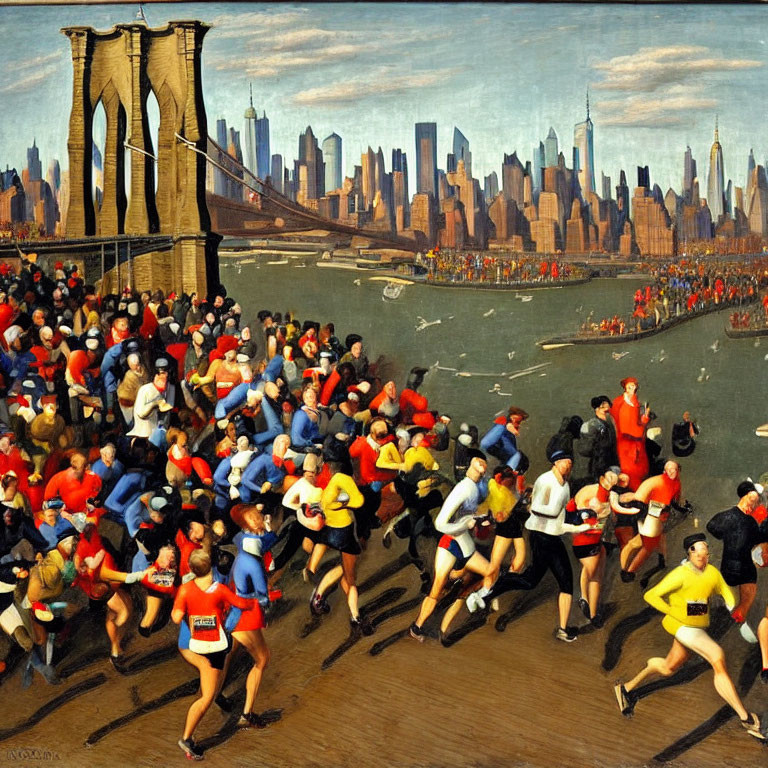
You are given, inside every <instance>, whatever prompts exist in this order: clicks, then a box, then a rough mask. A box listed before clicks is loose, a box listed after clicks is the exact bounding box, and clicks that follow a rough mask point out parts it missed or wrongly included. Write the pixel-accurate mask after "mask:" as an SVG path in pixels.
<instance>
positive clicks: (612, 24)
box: [0, 2, 768, 194]
mask: <svg viewBox="0 0 768 768" xmlns="http://www.w3.org/2000/svg"><path fill="white" fill-rule="evenodd" d="M137 10H138V5H137V4H125V5H91V6H83V5H65V6H61V5H57V6H40V7H30V6H21V7H12V6H10V7H9V6H4V7H0V35H1V38H0V39H2V40H3V44H2V45H1V46H0V72H2V73H3V77H2V78H1V79H0V103H1V104H2V107H3V108H2V110H1V111H0V167H3V168H4V167H5V166H6V165H10V166H15V167H16V168H17V169H18V170H19V172H21V169H22V168H23V167H24V166H25V165H26V148H27V147H28V146H31V144H32V140H33V138H34V139H35V140H36V142H37V146H38V147H39V148H40V155H41V161H42V163H43V168H44V170H45V168H46V167H47V165H48V163H49V162H50V160H51V159H52V158H53V157H56V158H58V159H59V161H60V163H61V167H62V170H66V168H67V166H68V160H67V151H66V140H67V129H68V120H69V112H70V108H71V89H72V74H71V68H72V62H71V56H70V46H69V41H68V40H67V38H66V37H65V36H64V35H62V34H61V32H60V29H61V27H63V26H68V25H89V26H92V27H94V28H96V29H100V30H106V29H108V28H109V27H111V26H112V25H113V24H115V23H127V22H131V21H133V20H134V18H135V15H136V11H137ZM145 12H146V15H147V18H148V21H149V24H150V26H152V27H161V26H164V25H165V24H166V22H167V21H169V20H173V19H190V18H194V19H199V20H201V21H204V22H206V23H208V24H211V25H212V29H211V30H210V31H209V32H208V34H207V35H206V38H205V42H204V45H203V92H204V98H205V104H206V112H207V116H208V125H209V133H210V134H211V135H213V136H215V121H216V119H218V118H221V117H224V118H225V119H226V120H227V125H228V126H233V127H234V128H236V129H238V130H240V131H242V129H243V123H244V120H243V113H244V111H245V109H246V107H247V106H248V87H249V84H252V86H253V95H254V106H255V107H256V109H257V111H258V113H259V116H261V114H262V112H263V111H265V112H266V114H267V117H268V118H269V120H270V129H271V151H272V153H280V154H282V155H283V157H284V161H286V162H287V164H288V165H289V166H292V161H293V159H294V158H295V157H296V153H297V150H298V137H299V133H300V132H302V131H303V130H304V129H305V128H306V127H307V126H308V125H311V126H312V130H313V132H314V134H315V136H316V137H317V138H318V140H319V141H321V142H322V140H323V139H324V138H325V137H326V136H328V135H329V134H331V133H332V132H334V131H335V132H336V133H337V134H339V135H340V136H341V137H342V142H343V155H344V160H345V164H344V173H345V174H346V175H351V174H352V172H353V166H354V165H355V164H358V165H359V164H360V154H361V153H362V152H363V151H365V150H366V149H367V147H368V145H369V144H370V146H371V147H372V148H373V149H374V151H375V150H376V149H378V147H379V146H381V147H382V149H383V151H384V157H385V160H386V167H387V170H391V168H390V159H391V150H392V148H394V147H400V148H402V149H403V150H404V151H405V152H406V153H407V155H408V159H409V169H410V176H411V192H412V193H413V192H414V191H415V171H416V167H415V166H416V163H415V149H414V123H416V122H426V121H434V122H436V123H437V126H438V132H437V136H438V149H437V152H438V165H439V166H440V167H441V168H444V167H445V164H446V163H445V157H446V154H447V153H448V152H450V151H451V146H452V135H453V127H454V126H458V127H459V129H460V130H461V131H462V133H463V134H464V135H465V136H466V137H467V139H468V140H469V144H470V150H471V152H472V170H473V175H474V176H475V177H477V178H480V179H481V181H482V177H483V176H484V175H486V174H488V173H490V172H491V171H494V170H495V171H496V172H497V174H498V175H499V179H501V163H502V160H503V155H504V153H507V154H511V153H512V152H514V151H517V153H518V156H519V157H520V158H521V159H522V161H523V162H525V161H526V160H530V159H531V158H532V153H533V147H534V145H537V144H538V142H539V141H540V140H542V141H543V139H544V138H545V137H546V135H547V132H548V130H549V128H550V126H552V127H554V129H555V132H556V133H557V136H558V139H559V142H560V148H561V150H562V151H564V152H565V155H566V161H567V165H568V166H570V165H571V147H572V144H573V127H574V124H575V123H577V122H579V121H581V120H583V119H584V117H585V111H586V105H585V99H586V92H587V89H589V92H590V113H591V118H592V121H593V123H594V147H595V172H596V175H597V185H598V191H600V181H599V180H600V172H601V171H602V172H604V173H605V174H606V175H608V176H611V178H612V182H613V185H614V186H615V185H616V183H617V182H618V176H619V169H620V168H624V169H625V170H626V171H627V180H628V184H629V186H630V188H632V187H633V186H634V185H635V184H636V172H635V166H637V165H649V166H650V171H651V182H652V183H658V184H659V185H660V186H661V188H662V190H663V191H666V189H667V188H668V187H670V186H672V187H674V188H675V189H676V190H678V191H679V190H680V188H681V181H682V174H683V154H684V152H685V148H686V145H690V146H691V149H692V151H693V155H694V158H695V159H696V161H697V163H698V169H699V179H700V185H701V189H702V194H706V175H707V168H708V158H709V150H710V147H711V144H712V140H713V132H714V125H715V119H716V117H717V119H718V121H719V129H720V142H721V144H722V146H723V155H724V164H725V175H726V180H727V179H728V178H732V179H733V182H734V185H736V186H741V185H744V183H745V179H746V171H747V155H748V153H749V150H750V148H754V152H755V158H756V160H757V162H758V163H763V162H764V161H765V159H766V158H768V136H767V135H766V134H767V133H768V123H767V122H766V114H765V105H766V104H767V103H768V42H767V41H768V9H766V8H765V6H761V5H738V4H729V5H723V6H713V5H644V6H637V5H611V4H605V5H603V4H600V5H599V6H596V5H581V4H579V5H566V4H555V3H546V4H543V3H542V4H514V3H512V4H484V3H450V4H440V3H425V4H420V3H402V4H394V3H380V4H365V3H338V4H336V3H328V4H308V5H302V4H288V3H280V4H259V3H217V2H207V3H178V4H176V3H174V4H146V5H145ZM99 130H101V129H100V127H99V126H97V130H96V133H98V132H99ZM241 138H242V137H241Z"/></svg>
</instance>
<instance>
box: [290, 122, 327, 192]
mask: <svg viewBox="0 0 768 768" xmlns="http://www.w3.org/2000/svg"><path fill="white" fill-rule="evenodd" d="M305 179H306V180H305ZM293 181H294V184H297V197H296V199H297V200H298V201H299V202H300V203H304V201H305V200H317V199H318V198H320V197H322V196H323V195H324V194H325V163H324V162H323V152H322V150H321V149H320V148H319V147H318V146H317V139H316V138H315V134H314V133H312V126H309V125H308V126H307V130H306V131H304V133H302V134H300V136H299V159H298V160H297V161H296V162H295V163H294V164H293Z"/></svg>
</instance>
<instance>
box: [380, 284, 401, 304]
mask: <svg viewBox="0 0 768 768" xmlns="http://www.w3.org/2000/svg"><path fill="white" fill-rule="evenodd" d="M403 288H405V286H404V285H403V284H402V283H395V282H392V281H390V282H388V283H387V284H386V285H385V286H384V291H383V292H382V295H381V299H382V301H395V299H399V298H400V294H401V293H402V292H403Z"/></svg>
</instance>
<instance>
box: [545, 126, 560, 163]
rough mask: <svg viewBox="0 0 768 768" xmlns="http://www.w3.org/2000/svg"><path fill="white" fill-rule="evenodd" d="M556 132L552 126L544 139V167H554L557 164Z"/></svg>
mask: <svg viewBox="0 0 768 768" xmlns="http://www.w3.org/2000/svg"><path fill="white" fill-rule="evenodd" d="M557 154H558V149H557V134H556V133H555V129H554V128H550V129H549V133H548V134H547V138H546V139H544V167H545V168H554V167H555V166H556V165H557Z"/></svg>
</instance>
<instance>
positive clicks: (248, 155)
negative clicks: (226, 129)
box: [243, 85, 259, 176]
mask: <svg viewBox="0 0 768 768" xmlns="http://www.w3.org/2000/svg"><path fill="white" fill-rule="evenodd" d="M250 92H251V103H250V106H249V107H248V108H247V109H246V110H245V115H244V117H245V157H244V158H243V159H244V161H245V167H246V168H247V169H248V170H249V171H250V172H251V173H252V174H253V175H254V176H259V157H258V152H259V143H258V139H257V138H256V110H255V109H254V108H253V86H252V85H251V86H250Z"/></svg>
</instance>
